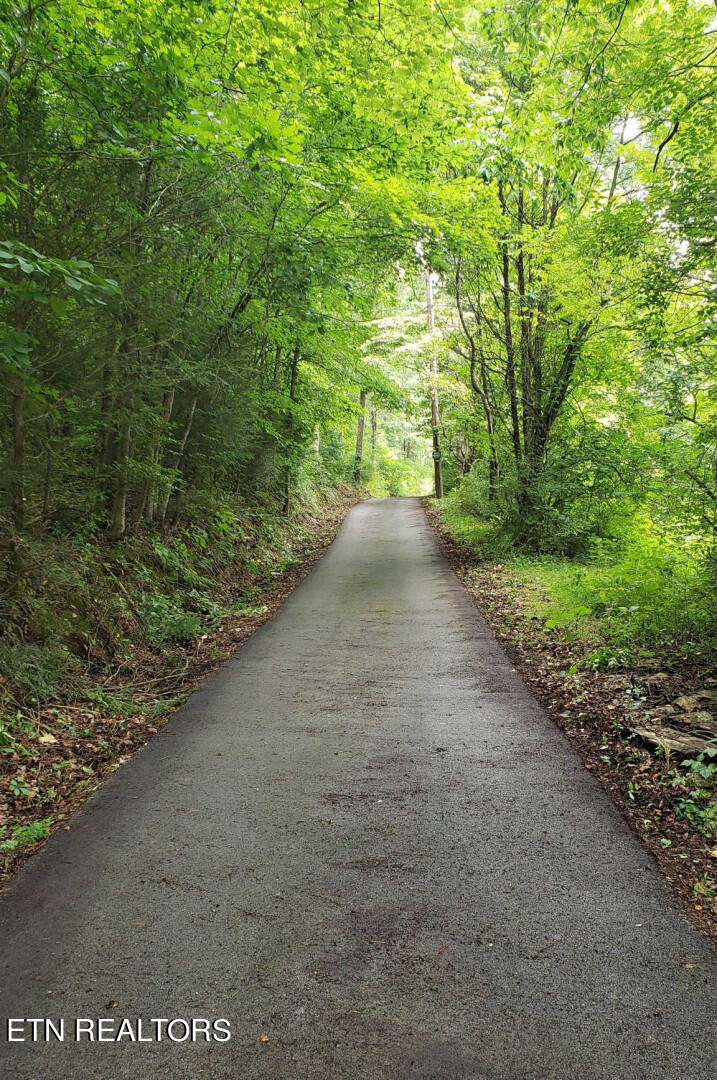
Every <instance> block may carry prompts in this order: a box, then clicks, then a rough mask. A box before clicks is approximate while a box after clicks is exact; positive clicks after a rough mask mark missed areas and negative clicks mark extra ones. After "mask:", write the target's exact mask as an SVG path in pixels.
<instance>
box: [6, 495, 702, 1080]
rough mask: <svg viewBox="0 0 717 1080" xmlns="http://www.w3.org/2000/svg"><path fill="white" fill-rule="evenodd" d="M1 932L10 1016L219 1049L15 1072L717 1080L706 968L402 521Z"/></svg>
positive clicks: (151, 765) (253, 662)
mask: <svg viewBox="0 0 717 1080" xmlns="http://www.w3.org/2000/svg"><path fill="white" fill-rule="evenodd" d="M0 932H1V933H2V942H3V945H2V950H3V953H4V977H3V978H2V989H1V991H0V995H1V998H0V1014H2V1015H3V1016H7V1015H10V1016H13V1017H18V1018H25V1017H50V1018H52V1019H55V1020H57V1018H59V1017H63V1018H65V1019H66V1022H67V1024H68V1028H69V1027H70V1025H71V1023H73V1022H74V1018H76V1017H81V1018H87V1019H93V1018H97V1017H113V1018H115V1021H116V1023H117V1024H118V1023H119V1020H120V1019H121V1018H124V1017H126V1018H129V1019H131V1020H132V1021H133V1024H135V1027H134V1028H133V1030H134V1031H135V1032H136V1018H138V1017H140V1018H145V1019H146V1020H149V1019H151V1018H166V1019H171V1018H192V1017H194V1018H227V1019H229V1020H230V1021H231V1024H232V1031H233V1037H232V1038H231V1040H230V1041H229V1042H225V1043H218V1042H213V1043H211V1044H207V1043H206V1042H200V1043H195V1044H191V1043H188V1042H184V1043H171V1042H168V1041H167V1040H166V1037H165V1039H164V1040H163V1041H162V1042H161V1043H148V1044H143V1045H135V1044H132V1043H131V1042H128V1038H129V1037H128V1036H125V1037H124V1039H122V1040H121V1041H120V1042H119V1043H114V1042H107V1043H103V1044H97V1043H95V1044H89V1043H87V1042H83V1043H79V1044H76V1043H74V1042H72V1041H65V1042H63V1043H57V1042H54V1043H51V1044H44V1043H38V1044H32V1043H13V1044H7V1043H4V1042H2V1041H0V1073H1V1074H2V1075H4V1076H7V1077H8V1080H9V1078H12V1080H30V1078H34V1080H110V1078H111V1080H124V1078H130V1077H131V1078H133V1080H138V1078H140V1077H141V1078H142V1080H145V1078H148V1080H153V1078H155V1077H157V1078H158V1077H163V1078H171V1080H174V1078H187V1080H190V1078H191V1080H204V1078H211V1080H225V1078H226V1080H230V1078H231V1080H259V1078H261V1080H294V1078H302V1080H303V1078H309V1080H338V1078H355V1080H359V1078H360V1080H369V1078H370V1080H374V1078H375V1080H384V1078H391V1080H409V1078H422V1080H454V1078H455V1080H457V1078H469V1077H470V1078H476V1080H477V1078H481V1080H597V1078H598V1077H599V1078H605V1080H632V1078H635V1080H648V1078H649V1080H668V1078H669V1080H715V1077H717V1044H716V1043H715V1041H714V1034H715V1032H714V1021H715V1015H716V1013H717V1010H716V1009H715V1005H716V998H715V978H714V976H715V964H714V960H713V958H712V953H711V952H710V951H709V949H708V947H707V945H706V944H705V941H704V939H703V938H702V937H701V936H700V935H699V934H698V933H697V932H696V931H694V930H692V929H691V928H690V927H689V926H688V924H687V922H686V920H685V918H684V916H683V914H682V913H681V911H680V910H678V909H677V908H676V907H675V905H674V904H673V903H672V902H671V900H670V898H669V896H668V893H667V891H666V889H665V887H664V886H663V884H662V882H661V880H660V878H659V877H658V875H657V873H656V870H655V867H654V865H653V863H652V860H651V858H650V857H649V856H648V855H646V854H645V852H644V851H643V850H642V849H641V847H640V846H639V844H638V842H637V841H636V840H635V839H634V837H633V836H632V834H631V833H630V832H629V831H628V829H627V827H626V826H625V825H624V823H623V821H622V819H621V818H620V816H619V815H618V813H617V811H616V810H615V809H614V808H613V807H612V805H611V804H610V803H609V801H608V799H607V798H606V796H605V795H604V794H603V792H602V791H601V789H600V788H599V786H598V784H597V783H596V781H595V780H594V779H593V778H592V777H591V776H590V775H589V774H588V773H587V772H585V770H584V769H583V768H582V766H581V764H580V762H579V761H578V759H577V757H576V756H575V754H574V753H573V751H572V750H571V748H570V747H569V745H568V744H567V743H566V742H565V740H564V739H563V737H562V736H561V735H560V734H559V733H558V732H557V731H556V729H555V728H554V727H553V726H552V725H551V723H550V722H549V721H548V720H547V719H546V717H545V716H544V715H543V714H542V712H541V711H540V709H539V707H538V706H537V705H536V703H535V702H534V700H533V699H532V698H531V696H530V694H529V693H528V691H527V690H526V688H525V687H524V685H523V684H522V682H521V681H520V679H519V677H518V676H517V675H516V674H515V673H514V672H513V671H512V669H511V667H510V664H509V662H508V661H507V660H506V658H505V656H504V655H503V653H502V652H501V650H500V648H499V647H498V645H497V644H496V642H495V641H494V639H493V638H492V636H491V634H490V632H489V631H488V629H487V628H486V626H485V624H484V623H483V622H482V621H481V619H480V618H479V616H478V615H477V613H476V611H475V609H474V608H473V606H472V604H471V603H470V601H469V600H468V598H467V597H466V596H465V594H464V593H463V591H462V589H461V586H460V585H459V583H458V582H457V580H456V579H455V577H454V576H453V574H452V572H451V570H450V569H449V568H448V566H447V565H446V564H445V562H444V561H443V560H442V558H441V556H440V555H439V553H438V551H437V549H436V545H435V543H434V540H433V536H432V533H431V531H430V529H429V527H428V524H427V522H426V519H425V516H424V513H423V511H422V509H421V506H420V503H419V502H418V501H417V500H411V499H401V500H385V501H379V500H371V501H369V502H365V503H362V504H360V505H359V506H358V507H356V508H355V509H354V510H353V511H352V513H351V514H350V516H349V518H348V520H347V521H346V523H345V525H344V527H343V529H342V531H341V533H340V534H339V538H338V539H337V541H336V543H335V544H334V546H333V547H332V548H331V550H330V551H329V553H328V554H327V555H326V556H325V557H324V558H323V560H322V561H321V562H320V564H319V565H318V566H317V568H316V569H315V570H314V571H313V573H312V574H311V575H310V576H309V577H308V578H307V579H306V580H305V581H304V583H303V584H302V585H301V586H300V587H299V588H298V589H297V590H296V592H295V593H294V594H293V596H292V597H291V598H290V599H289V600H288V601H287V603H286V604H285V606H284V607H283V608H282V610H281V611H280V613H279V614H278V616H277V617H276V618H275V619H274V620H273V621H272V622H270V623H268V624H266V625H265V626H264V627H263V628H262V629H261V630H260V631H259V632H258V633H257V634H255V636H254V637H252V638H251V639H250V640H249V641H248V643H247V644H246V645H245V646H244V648H242V649H241V650H240V652H239V653H238V654H237V656H236V658H235V659H234V660H232V661H231V662H229V663H228V664H226V665H225V667H224V668H223V669H222V670H221V672H219V673H218V674H217V675H215V676H213V677H212V678H210V679H208V680H207V681H206V682H205V684H204V685H203V687H202V688H201V689H200V690H198V691H197V692H196V693H195V694H194V695H193V696H192V698H191V700H190V701H189V703H188V704H187V705H185V706H184V707H183V708H182V709H180V711H179V712H178V713H177V715H176V717H175V718H174V719H173V720H172V722H171V723H170V724H169V725H168V727H167V728H166V729H165V730H164V731H163V732H162V733H161V734H160V735H159V736H158V737H157V738H156V739H155V740H154V741H153V743H152V744H151V745H150V746H149V747H148V748H147V749H146V750H144V751H142V752H141V753H139V754H138V755H137V756H136V757H135V758H134V759H133V760H132V761H131V762H130V763H128V764H127V765H126V766H125V767H123V768H122V769H121V770H119V771H118V772H117V773H115V774H114V776H113V777H112V778H111V779H110V780H109V781H108V783H106V784H105V785H104V787H103V788H102V790H101V791H100V792H99V793H98V794H97V795H96V796H95V797H94V798H93V799H92V800H91V802H90V803H89V804H88V806H87V807H86V809H85V810H84V811H83V812H82V813H80V814H79V815H78V816H77V817H76V818H75V819H74V820H73V822H72V829H71V831H69V832H65V831H61V832H59V833H58V834H56V835H55V836H54V837H53V838H52V840H51V842H50V843H49V844H48V846H47V849H46V850H45V851H44V852H43V853H42V854H41V855H39V856H38V857H37V858H36V859H34V860H33V861H32V862H31V863H30V864H29V866H28V867H27V868H26V870H25V871H24V872H23V873H22V874H21V875H20V876H19V877H18V878H17V879H16V881H15V883H14V887H13V889H12V890H11V891H10V893H9V894H8V895H6V896H5V897H4V899H3V901H2V904H1V905H0ZM109 1030H110V1029H109V1028H108V1029H107V1031H108V1032H109ZM115 1030H116V1028H115ZM173 1030H174V1033H175V1035H177V1036H181V1035H182V1034H183V1032H184V1028H183V1026H181V1025H180V1026H175V1028H174V1029H173ZM146 1033H147V1032H146V1031H145V1034H146ZM72 1035H73V1032H71V1031H68V1033H67V1036H66V1037H68V1038H72ZM262 1036H264V1037H265V1039H268V1041H264V1042H262V1041H260V1039H261V1037H262ZM3 1067H4V1071H3Z"/></svg>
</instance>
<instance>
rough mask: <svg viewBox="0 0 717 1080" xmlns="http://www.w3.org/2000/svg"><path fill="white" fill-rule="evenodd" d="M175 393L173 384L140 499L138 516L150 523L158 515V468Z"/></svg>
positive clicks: (165, 401) (152, 444) (154, 438)
mask: <svg viewBox="0 0 717 1080" xmlns="http://www.w3.org/2000/svg"><path fill="white" fill-rule="evenodd" d="M174 394H175V389H174V387H173V386H171V387H170V388H169V390H167V391H166V393H165V394H164V400H163V402H162V414H161V418H160V426H159V427H158V428H157V431H156V432H155V434H154V436H153V438H152V442H151V445H150V451H149V468H150V475H149V476H148V477H147V479H146V480H145V482H144V486H143V488H142V496H141V499H140V505H139V511H138V517H140V518H141V517H144V520H145V521H146V522H147V523H148V524H150V523H151V522H153V521H154V519H155V518H156V516H157V477H156V475H155V474H156V470H157V466H158V465H159V459H160V457H161V453H162V439H163V436H164V432H165V431H166V429H167V425H168V424H169V421H170V420H171V419H172V408H173V407H174Z"/></svg>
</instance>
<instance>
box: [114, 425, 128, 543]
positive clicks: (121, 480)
mask: <svg viewBox="0 0 717 1080" xmlns="http://www.w3.org/2000/svg"><path fill="white" fill-rule="evenodd" d="M129 450H130V422H129V416H126V417H123V419H122V421H121V424H120V430H119V437H118V440H117V454H116V457H115V482H114V486H113V491H112V503H111V506H110V523H109V535H110V540H120V539H121V538H122V537H123V536H124V534H125V530H126V528H127V487H128V483H129Z"/></svg>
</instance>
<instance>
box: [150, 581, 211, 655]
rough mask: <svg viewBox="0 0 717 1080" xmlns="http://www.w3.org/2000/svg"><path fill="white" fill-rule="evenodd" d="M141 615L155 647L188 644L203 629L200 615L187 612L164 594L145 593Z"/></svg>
mask: <svg viewBox="0 0 717 1080" xmlns="http://www.w3.org/2000/svg"><path fill="white" fill-rule="evenodd" d="M140 613H141V615H142V619H143V621H144V624H145V626H146V628H147V638H148V640H149V641H150V642H151V643H152V644H153V645H166V644H169V643H170V642H180V643H183V644H188V643H189V642H190V641H191V640H192V639H193V638H195V637H196V636H197V634H199V633H200V631H201V629H202V622H201V619H200V618H199V616H198V615H196V614H195V613H194V612H191V611H185V610H184V608H182V607H180V606H179V605H178V604H176V603H175V602H174V601H173V600H172V599H171V597H169V596H165V595H164V594H163V593H145V594H144V596H143V597H142V601H141V604H140Z"/></svg>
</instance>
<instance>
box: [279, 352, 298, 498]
mask: <svg viewBox="0 0 717 1080" xmlns="http://www.w3.org/2000/svg"><path fill="white" fill-rule="evenodd" d="M298 374H299V346H298V345H297V346H296V348H295V349H294V351H293V353H292V354H291V367H290V374H289V401H291V402H294V401H296V384H297V378H298ZM286 429H287V436H288V437H287V443H288V445H289V457H288V459H287V462H286V468H285V470H284V502H283V505H282V512H283V513H284V514H285V515H286V514H288V513H289V509H290V507H291V473H292V469H291V455H292V452H293V449H292V447H291V435H292V432H293V429H294V412H293V410H292V409H291V408H289V415H288V418H287V424H286Z"/></svg>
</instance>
